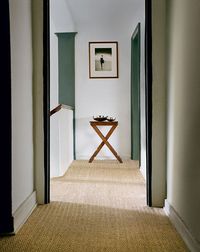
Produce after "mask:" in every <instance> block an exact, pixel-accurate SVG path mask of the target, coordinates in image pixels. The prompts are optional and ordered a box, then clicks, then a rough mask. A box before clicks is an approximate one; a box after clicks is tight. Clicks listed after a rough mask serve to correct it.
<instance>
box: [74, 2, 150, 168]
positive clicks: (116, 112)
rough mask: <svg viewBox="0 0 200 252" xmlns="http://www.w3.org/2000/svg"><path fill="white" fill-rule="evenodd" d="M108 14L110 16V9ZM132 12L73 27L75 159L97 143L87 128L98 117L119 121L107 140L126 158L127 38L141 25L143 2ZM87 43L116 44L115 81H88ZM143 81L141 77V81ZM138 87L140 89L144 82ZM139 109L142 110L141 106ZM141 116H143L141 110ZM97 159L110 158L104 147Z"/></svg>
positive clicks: (83, 156)
mask: <svg viewBox="0 0 200 252" xmlns="http://www.w3.org/2000/svg"><path fill="white" fill-rule="evenodd" d="M137 7H138V6H137ZM109 11H110V13H112V10H111V9H109ZM134 11H135V9H134V8H133V9H132V10H129V12H128V13H127V12H126V13H122V14H121V16H123V18H120V19H119V21H118V22H117V23H116V22H115V20H116V19H113V20H112V19H110V20H107V17H106V15H105V16H104V14H102V16H103V17H104V18H103V19H102V20H101V21H100V22H99V20H98V15H97V19H95V18H94V19H92V22H91V21H90V22H86V20H85V22H82V23H81V22H80V23H78V24H77V29H78V34H77V35H76V156H77V158H78V159H89V157H90V156H91V155H92V154H93V152H94V150H95V149H96V147H97V146H98V144H99V143H100V142H101V140H100V138H99V137H98V136H97V135H96V133H95V132H94V130H93V129H92V128H91V126H90V125H89V121H90V120H92V116H93V115H98V114H103V115H108V116H114V117H116V119H117V120H118V121H119V126H118V128H117V129H116V131H114V133H113V135H112V136H111V138H110V139H109V141H110V143H111V144H112V145H113V147H114V148H115V149H116V151H117V152H118V154H119V155H120V156H121V157H122V158H130V147H131V137H130V63H131V35H132V33H133V31H134V29H135V27H136V25H137V24H138V22H141V23H144V3H142V1H141V2H140V8H138V9H137V12H134ZM99 12H100V10H99ZM112 14H113V13H112ZM111 16H112V15H111ZM108 21H109V22H108ZM143 28H144V26H143V25H142V29H143ZM142 34H144V33H142ZM142 39H144V37H143V38H142ZM90 41H118V46H119V78H118V79H89V69H88V66H89V56H88V43H89V42H90ZM143 67H144V66H143ZM143 69H144V68H143ZM143 81H144V78H142V82H143ZM141 85H142V87H144V83H142V84H141ZM143 98H144V97H143ZM142 109H143V110H144V106H143V107H142ZM142 116H144V111H143V112H142ZM143 126H144V123H143ZM144 142H145V141H144V140H143V141H142V144H145V143H144ZM143 150H144V146H143ZM142 154H143V155H144V151H142ZM145 154H146V153H145ZM97 158H114V157H113V154H112V153H111V152H110V151H109V150H108V149H107V147H103V149H102V150H101V152H100V153H99V154H98V157H97ZM144 161H145V158H142V165H144V166H145V163H144Z"/></svg>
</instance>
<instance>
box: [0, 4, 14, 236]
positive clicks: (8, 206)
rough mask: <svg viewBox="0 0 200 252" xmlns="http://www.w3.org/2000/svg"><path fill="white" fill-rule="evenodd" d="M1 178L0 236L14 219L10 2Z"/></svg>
mask: <svg viewBox="0 0 200 252" xmlns="http://www.w3.org/2000/svg"><path fill="white" fill-rule="evenodd" d="M0 33H1V40H0V45H1V60H2V61H1V62H2V64H1V74H0V81H1V100H0V103H1V118H3V121H2V123H1V132H2V134H1V146H2V149H1V162H2V164H3V165H2V169H1V176H0V199H1V207H0V234H2V233H11V232H13V228H14V227H13V217H12V161H11V160H12V140H11V136H12V120H11V51H10V16H9V1H8V0H5V1H2V2H1V15H0Z"/></svg>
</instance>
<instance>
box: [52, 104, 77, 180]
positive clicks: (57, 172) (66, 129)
mask: <svg viewBox="0 0 200 252" xmlns="http://www.w3.org/2000/svg"><path fill="white" fill-rule="evenodd" d="M51 127H52V128H54V129H58V132H57V133H58V134H57V136H55V132H53V131H52V130H51V135H50V139H54V142H53V144H51V148H50V160H51V170H50V176H51V178H52V177H57V176H62V175H64V173H65V172H66V169H67V168H68V167H69V165H70V164H71V162H72V160H73V154H74V153H73V134H72V133H73V111H72V110H69V109H66V108H62V109H61V110H60V111H59V112H58V113H55V114H54V115H52V116H51ZM51 141H52V140H51Z"/></svg>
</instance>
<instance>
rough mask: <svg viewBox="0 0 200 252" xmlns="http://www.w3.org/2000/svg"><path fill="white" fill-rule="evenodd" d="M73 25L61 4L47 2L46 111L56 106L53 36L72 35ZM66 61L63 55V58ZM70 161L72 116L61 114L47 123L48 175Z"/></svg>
mask: <svg viewBox="0 0 200 252" xmlns="http://www.w3.org/2000/svg"><path fill="white" fill-rule="evenodd" d="M74 31H75V27H74V23H73V20H72V17H71V14H70V11H69V8H68V5H67V3H66V1H65V0H59V1H57V0H51V1H50V109H51V110H52V109H54V108H55V107H57V106H58V37H57V36H56V34H55V33H57V32H74ZM66 57H67V55H66ZM72 160H73V112H72V111H70V110H65V109H64V110H63V109H62V110H61V111H59V112H57V113H56V114H54V115H52V117H51V121H50V171H51V172H50V174H51V177H54V176H61V175H63V173H64V172H65V171H66V169H67V168H68V166H69V164H70V163H71V162H72Z"/></svg>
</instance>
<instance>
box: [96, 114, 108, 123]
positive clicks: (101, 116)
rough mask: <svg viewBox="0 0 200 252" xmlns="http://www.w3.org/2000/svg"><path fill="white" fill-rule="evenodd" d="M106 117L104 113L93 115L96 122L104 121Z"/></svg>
mask: <svg viewBox="0 0 200 252" xmlns="http://www.w3.org/2000/svg"><path fill="white" fill-rule="evenodd" d="M107 118H108V117H107V116H104V115H98V116H93V119H94V120H95V121H98V122H103V121H106V119H107Z"/></svg>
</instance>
